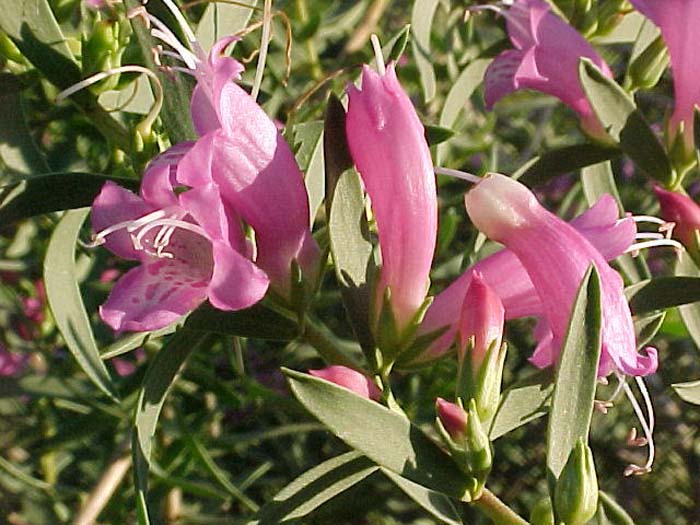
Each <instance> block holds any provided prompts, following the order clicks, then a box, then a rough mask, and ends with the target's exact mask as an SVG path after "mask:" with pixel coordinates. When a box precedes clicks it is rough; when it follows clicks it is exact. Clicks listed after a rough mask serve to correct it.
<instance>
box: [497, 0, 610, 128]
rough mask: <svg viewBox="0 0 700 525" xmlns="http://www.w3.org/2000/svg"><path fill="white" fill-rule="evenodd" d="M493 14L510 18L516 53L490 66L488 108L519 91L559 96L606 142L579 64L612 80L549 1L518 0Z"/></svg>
mask: <svg viewBox="0 0 700 525" xmlns="http://www.w3.org/2000/svg"><path fill="white" fill-rule="evenodd" d="M494 9H496V10H497V11H498V12H500V13H501V14H502V15H503V16H504V17H505V19H506V23H507V26H508V35H509V37H510V40H511V42H512V43H513V45H514V46H515V49H511V50H508V51H504V52H502V53H501V54H500V55H498V56H497V57H496V59H495V60H494V61H493V62H492V63H491V64H490V66H489V67H488V69H487V71H486V76H485V78H484V94H485V99H486V106H487V107H489V108H490V107H492V106H493V105H494V104H495V103H496V102H498V101H499V100H500V99H501V98H503V97H504V96H506V95H508V94H509V93H512V92H514V91H518V90H520V89H534V90H537V91H541V92H542V93H547V94H549V95H553V96H555V97H557V98H558V99H560V100H561V101H562V102H564V103H565V104H566V105H568V106H569V107H570V108H571V109H573V110H574V111H576V112H577V113H578V114H579V115H580V117H581V125H582V127H583V128H584V129H585V130H586V132H588V133H589V134H591V135H593V136H598V137H601V138H602V137H605V136H606V134H605V131H604V130H603V128H602V126H601V125H600V123H599V122H598V119H597V117H596V116H595V114H594V112H593V108H591V105H590V104H589V103H588V100H587V99H586V96H585V94H584V92H583V88H582V87H581V83H580V82H579V74H578V68H579V60H580V59H581V58H582V57H586V58H589V59H591V61H592V62H593V63H594V64H595V65H596V66H598V67H599V68H600V69H601V71H602V72H603V74H605V75H606V76H608V77H610V78H612V76H613V75H612V73H611V71H610V68H609V67H608V65H607V64H606V63H605V61H604V60H603V59H602V58H601V57H600V55H599V54H598V53H597V52H596V51H595V50H594V49H593V47H592V46H591V45H590V44H589V43H588V42H587V41H586V39H585V38H583V36H581V34H579V33H578V32H577V31H576V30H575V29H574V28H573V27H571V26H570V25H568V24H567V23H566V22H564V21H563V20H562V19H561V18H559V17H558V16H557V15H555V14H554V13H553V12H552V8H551V6H550V5H549V4H548V3H547V2H545V1H544V0H515V2H514V3H513V5H512V6H511V7H503V8H494Z"/></svg>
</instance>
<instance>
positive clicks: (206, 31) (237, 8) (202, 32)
mask: <svg viewBox="0 0 700 525" xmlns="http://www.w3.org/2000/svg"><path fill="white" fill-rule="evenodd" d="M257 3H258V0H239V1H238V2H237V3H236V4H225V3H211V4H208V5H207V8H206V9H205V10H204V14H203V15H202V18H200V19H199V23H198V24H197V30H196V31H195V37H197V42H199V45H201V46H202V49H204V50H205V51H209V50H210V49H211V46H212V45H214V42H216V41H217V40H219V39H220V38H223V37H225V36H229V35H235V34H236V33H238V32H239V31H240V30H241V29H244V28H245V27H246V26H247V25H248V22H249V21H250V18H251V16H253V12H254V11H255V6H256V5H257Z"/></svg>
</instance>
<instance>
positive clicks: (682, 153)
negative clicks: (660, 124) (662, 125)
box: [666, 120, 697, 187]
mask: <svg viewBox="0 0 700 525" xmlns="http://www.w3.org/2000/svg"><path fill="white" fill-rule="evenodd" d="M686 124H687V123H686V122H685V121H682V122H679V123H678V127H677V128H676V129H675V130H674V129H671V122H670V120H669V121H668V122H667V123H666V137H667V142H668V158H669V160H670V161H671V165H672V166H673V169H674V171H675V172H676V177H675V179H674V181H673V182H672V184H671V187H678V185H679V184H680V182H681V181H682V180H683V178H684V177H685V176H686V175H687V174H688V172H689V171H690V170H691V169H692V168H693V167H694V166H695V164H696V162H697V154H696V151H695V148H693V147H690V145H689V144H688V141H687V140H686V133H687V130H686ZM671 137H673V139H671Z"/></svg>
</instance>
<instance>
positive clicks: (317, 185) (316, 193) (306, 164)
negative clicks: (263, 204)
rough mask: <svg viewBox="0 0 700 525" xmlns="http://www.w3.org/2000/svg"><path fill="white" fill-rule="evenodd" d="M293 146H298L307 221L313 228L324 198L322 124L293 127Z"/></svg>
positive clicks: (324, 177) (306, 123)
mask: <svg viewBox="0 0 700 525" xmlns="http://www.w3.org/2000/svg"><path fill="white" fill-rule="evenodd" d="M294 145H295V146H297V145H298V149H297V152H296V158H297V162H298V163H299V168H301V171H302V172H303V173H304V186H306V193H307V195H308V196H309V219H310V221H311V226H313V223H314V219H315V218H316V213H317V212H318V209H319V208H320V207H321V204H322V203H323V199H324V197H325V196H326V176H325V170H324V159H323V122H319V121H313V122H304V123H303V124H298V125H296V126H294Z"/></svg>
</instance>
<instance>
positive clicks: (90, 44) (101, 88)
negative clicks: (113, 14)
mask: <svg viewBox="0 0 700 525" xmlns="http://www.w3.org/2000/svg"><path fill="white" fill-rule="evenodd" d="M122 33H123V31H122V26H121V25H120V23H119V22H118V21H116V20H98V21H97V22H95V25H94V26H93V28H92V32H91V33H90V35H89V36H88V37H87V38H84V39H83V45H82V63H83V75H84V76H86V77H87V76H90V75H93V74H95V73H99V72H100V71H107V70H110V69H113V68H116V67H119V66H120V65H121V57H122V54H123V52H124V43H125V42H124V40H125V38H124V37H123V35H122ZM127 40H128V38H127ZM118 84H119V75H112V76H110V77H109V78H106V79H105V80H103V81H102V82H99V83H97V84H95V85H93V86H92V90H93V91H94V92H95V93H103V92H105V91H109V90H111V89H115V88H116V87H117V86H118Z"/></svg>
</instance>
